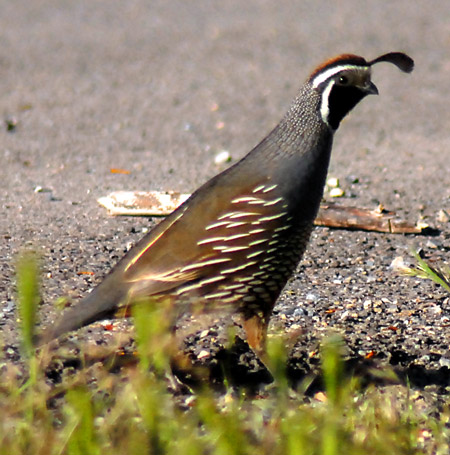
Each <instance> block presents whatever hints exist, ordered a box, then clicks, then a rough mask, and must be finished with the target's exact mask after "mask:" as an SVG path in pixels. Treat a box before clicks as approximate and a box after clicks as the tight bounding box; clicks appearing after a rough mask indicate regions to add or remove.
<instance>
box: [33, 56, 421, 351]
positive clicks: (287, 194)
mask: <svg viewBox="0 0 450 455" xmlns="http://www.w3.org/2000/svg"><path fill="white" fill-rule="evenodd" d="M379 62H389V63H393V64H394V65H396V66H397V67H398V68H399V69H400V70H402V71H404V72H410V71H412V69H413V66H414V62H413V60H412V59H411V58H410V57H408V56H407V55H405V54H403V53H400V52H393V53H388V54H385V55H382V56H380V57H378V58H376V59H374V60H371V61H366V60H365V59H364V58H362V57H359V56H356V55H351V54H345V55H340V56H338V57H335V58H333V59H331V60H328V61H326V62H325V63H323V64H322V65H320V66H319V67H317V68H316V69H315V70H314V71H313V72H312V73H311V75H310V76H309V77H308V79H307V80H306V82H305V83H304V84H303V86H302V87H301V88H300V91H299V94H298V96H297V97H296V98H295V99H294V101H293V103H292V105H291V107H290V109H289V110H288V112H287V113H286V115H285V116H284V118H283V119H282V120H281V122H280V123H279V124H278V125H277V126H276V127H275V128H274V129H273V130H272V131H271V132H270V133H269V134H268V135H267V136H266V137H265V138H264V139H263V140H262V141H261V142H260V143H259V144H258V145H257V146H256V147H255V148H254V149H253V150H251V151H250V152H249V153H248V154H247V155H246V156H245V157H244V158H242V159H241V160H240V161H239V162H237V163H236V164H235V165H233V166H231V167H230V168H229V169H227V170H226V171H224V172H222V173H221V174H219V175H217V176H215V177H214V178H212V179H211V180H209V181H208V182H206V183H205V184H204V185H203V186H201V187H200V188H199V189H198V190H197V191H196V192H195V193H194V194H192V196H191V197H190V198H189V199H188V200H187V201H186V202H184V204H182V205H181V206H180V207H179V208H178V209H177V210H175V211H174V212H173V213H172V214H171V215H170V216H168V217H167V218H166V219H164V220H163V221H162V222H161V223H159V224H158V225H157V226H156V227H155V228H154V229H152V230H151V231H150V232H149V233H148V234H147V235H146V236H145V237H144V238H143V239H142V240H141V241H139V242H138V243H137V244H136V245H135V246H134V247H133V248H132V249H131V250H130V251H129V252H128V253H127V254H126V255H125V256H124V257H123V258H122V260H120V261H119V263H118V264H117V265H116V266H115V267H114V268H113V269H112V270H111V271H110V273H109V274H108V275H107V276H106V277H105V279H104V280H103V281H102V282H101V283H100V284H99V285H98V286H97V287H96V288H95V289H94V290H93V291H92V292H91V293H90V294H89V295H88V296H87V297H85V298H84V300H82V301H81V302H80V303H79V304H78V305H75V306H74V307H72V308H70V309H69V310H67V311H66V313H64V314H63V316H62V319H61V321H59V322H58V323H57V324H56V325H55V326H54V327H50V328H48V329H47V331H46V332H44V334H43V336H42V337H41V338H40V340H39V342H38V343H39V344H42V343H45V342H48V341H50V340H51V339H53V338H56V337H58V336H60V335H61V334H63V333H65V332H68V331H72V330H75V329H78V328H80V327H82V326H85V325H87V324H90V323H92V322H94V321H97V320H100V319H105V318H110V317H113V316H114V315H115V314H117V312H118V311H120V309H121V308H122V309H123V308H128V307H129V306H130V305H132V304H133V303H135V302H139V303H138V304H143V303H142V302H143V299H144V298H148V301H149V302H152V304H158V302H159V301H163V300H164V301H167V300H168V301H170V302H171V303H172V307H173V308H174V315H173V323H174V324H175V322H176V319H177V317H178V316H179V315H180V314H183V313H185V312H188V311H191V310H192V309H193V308H195V311H205V312H207V311H210V310H212V311H214V310H215V309H229V310H231V312H233V313H235V314H238V315H240V316H241V318H242V323H243V327H244V329H245V331H246V335H247V339H248V342H249V344H250V345H251V347H252V348H253V349H254V350H255V351H256V352H257V353H259V354H262V353H263V351H264V341H265V335H266V331H267V326H268V323H269V318H270V316H271V313H272V310H273V307H274V304H275V302H276V300H277V298H278V296H279V294H280V292H281V291H282V289H283V287H284V286H285V284H286V282H287V280H288V279H289V277H290V276H291V275H292V273H293V272H294V270H295V268H296V267H297V265H298V263H299V261H300V259H301V257H302V255H303V252H304V251H305V248H306V245H307V242H308V240H309V237H310V233H311V230H312V228H313V221H314V218H315V217H316V214H317V211H318V209H319V203H320V200H321V197H322V194H323V188H324V183H325V178H326V174H327V169H328V163H329V159H330V152H331V146H332V141H333V135H334V132H335V131H336V129H337V128H338V126H339V123H340V122H341V120H342V119H343V118H344V117H345V116H346V115H347V113H348V112H349V111H350V110H351V109H352V108H354V107H355V106H356V104H358V103H359V101H361V100H362V99H363V98H364V97H365V96H366V95H373V94H377V93H378V90H377V88H376V86H375V85H374V84H373V82H372V81H371V69H372V66H373V65H374V64H375V63H379Z"/></svg>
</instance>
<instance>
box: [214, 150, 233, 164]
mask: <svg viewBox="0 0 450 455" xmlns="http://www.w3.org/2000/svg"><path fill="white" fill-rule="evenodd" d="M230 161H231V154H230V152H229V151H228V150H221V151H220V152H219V153H218V154H217V155H216V156H215V157H214V164H216V165H219V164H225V163H228V162H230Z"/></svg>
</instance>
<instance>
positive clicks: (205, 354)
mask: <svg viewBox="0 0 450 455" xmlns="http://www.w3.org/2000/svg"><path fill="white" fill-rule="evenodd" d="M209 356H210V353H209V352H208V351H200V352H199V354H198V356H197V358H198V359H205V358H207V357H209Z"/></svg>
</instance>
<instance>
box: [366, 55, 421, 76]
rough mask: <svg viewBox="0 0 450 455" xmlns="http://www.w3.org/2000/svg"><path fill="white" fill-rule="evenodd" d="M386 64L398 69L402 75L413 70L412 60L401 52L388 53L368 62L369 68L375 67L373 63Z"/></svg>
mask: <svg viewBox="0 0 450 455" xmlns="http://www.w3.org/2000/svg"><path fill="white" fill-rule="evenodd" d="M380 62H388V63H392V64H393V65H395V66H396V67H397V68H398V69H400V70H401V71H403V72H404V73H410V72H411V71H412V70H413V69H414V60H413V59H412V58H411V57H410V56H409V55H406V54H404V53H403V52H389V53H388V54H383V55H380V56H379V57H377V58H376V59H374V60H371V61H370V62H368V64H369V66H372V65H375V63H380Z"/></svg>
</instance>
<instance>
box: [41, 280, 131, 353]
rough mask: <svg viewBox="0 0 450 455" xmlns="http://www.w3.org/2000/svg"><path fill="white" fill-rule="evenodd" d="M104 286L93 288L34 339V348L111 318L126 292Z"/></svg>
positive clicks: (121, 288) (119, 288)
mask: <svg viewBox="0 0 450 455" xmlns="http://www.w3.org/2000/svg"><path fill="white" fill-rule="evenodd" d="M104 284H106V282H103V283H102V284H100V285H99V286H98V287H97V288H95V289H94V290H93V291H92V292H91V293H90V294H89V295H88V296H87V297H85V298H84V299H83V300H82V301H81V302H80V303H79V304H77V305H76V306H74V307H73V308H70V309H69V310H67V311H66V312H65V313H64V314H63V316H62V319H61V320H60V321H59V322H56V325H55V326H54V327H49V328H47V329H46V330H45V331H44V333H42V334H41V335H38V336H37V337H36V338H35V346H36V347H38V346H42V345H43V344H46V343H49V342H50V341H52V340H54V339H56V338H58V337H59V336H61V335H63V334H64V333H68V332H71V331H72V330H77V329H79V328H81V327H84V326H86V325H88V324H91V323H92V322H95V321H99V320H101V319H107V318H108V317H111V316H113V315H114V313H115V312H116V311H117V309H118V305H119V304H120V303H121V302H122V301H123V300H124V298H125V296H126V293H127V291H126V289H124V287H123V286H121V287H118V286H114V285H113V286H111V283H109V285H106V286H104Z"/></svg>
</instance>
